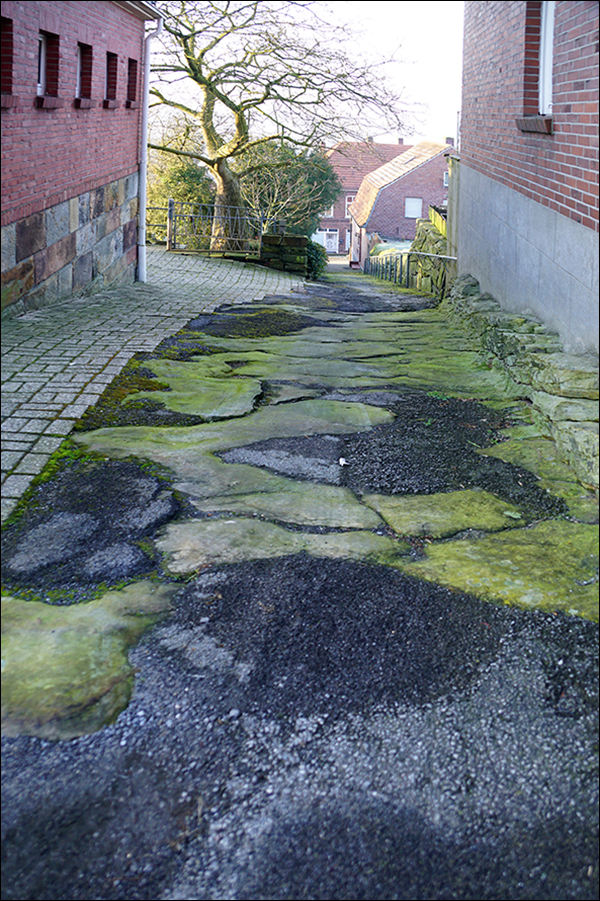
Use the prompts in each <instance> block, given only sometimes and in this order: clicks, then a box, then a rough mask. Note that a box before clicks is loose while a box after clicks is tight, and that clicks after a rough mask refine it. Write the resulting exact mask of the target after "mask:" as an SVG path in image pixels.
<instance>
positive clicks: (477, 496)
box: [362, 489, 524, 538]
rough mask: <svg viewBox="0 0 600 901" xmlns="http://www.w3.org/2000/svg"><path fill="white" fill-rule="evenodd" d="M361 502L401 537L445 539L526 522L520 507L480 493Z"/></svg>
mask: <svg viewBox="0 0 600 901" xmlns="http://www.w3.org/2000/svg"><path fill="white" fill-rule="evenodd" d="M362 500H363V503H365V504H367V506H369V507H372V508H373V509H374V510H376V511H377V512H378V513H379V515H380V516H381V517H382V518H383V519H384V520H385V521H386V522H387V524H388V525H389V526H391V528H392V529H393V530H394V532H396V533H397V534H398V535H414V536H427V537H428V538H445V537H447V536H449V535H455V534H456V533H457V532H461V531H463V530H465V529H481V530H484V531H487V532H496V531H500V530H502V529H507V528H510V527H512V526H515V525H518V524H519V523H521V524H523V522H524V518H523V514H522V513H521V511H520V510H519V508H518V507H515V506H514V505H513V504H508V503H506V502H505V501H502V500H500V498H498V497H496V496H495V495H493V494H490V493H489V492H488V491H481V490H477V489H474V490H467V491H449V492H447V493H446V494H426V495H416V496H415V495H406V496H391V497H390V496H387V495H382V494H371V495H366V496H365V497H363V499H362Z"/></svg>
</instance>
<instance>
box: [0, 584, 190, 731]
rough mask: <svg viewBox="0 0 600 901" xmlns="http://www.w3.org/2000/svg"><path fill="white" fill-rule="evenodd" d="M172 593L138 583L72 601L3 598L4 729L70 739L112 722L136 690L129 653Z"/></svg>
mask: <svg viewBox="0 0 600 901" xmlns="http://www.w3.org/2000/svg"><path fill="white" fill-rule="evenodd" d="M175 591H176V587H175V586H171V585H169V586H165V585H157V584H154V583H152V582H148V581H144V582H137V583H135V584H133V585H129V586H127V587H126V588H123V589H121V590H115V591H108V592H107V593H106V594H104V595H103V596H102V597H100V598H98V599H97V600H95V601H90V602H89V603H85V604H77V605H73V606H52V605H50V604H44V603H40V602H38V601H23V600H20V599H18V598H15V597H11V596H10V595H6V596H3V597H2V731H3V733H4V734H6V735H36V736H39V737H42V738H50V739H67V738H74V737H76V736H78V735H84V734H86V733H89V732H95V731H96V730H98V729H100V728H101V727H102V726H103V725H105V724H106V723H109V722H112V721H113V720H114V719H115V718H116V717H117V715H118V714H119V713H120V711H121V710H123V709H124V708H125V707H126V706H127V703H128V702H129V697H130V695H131V691H132V687H133V669H132V667H131V666H130V665H129V662H128V660H127V651H128V649H129V648H130V647H131V646H132V645H133V644H135V642H137V641H138V640H139V638H140V636H141V635H142V633H143V631H144V630H145V629H147V628H148V627H149V626H150V625H152V624H153V623H154V622H156V620H157V618H158V617H159V616H160V615H161V614H163V613H164V612H165V611H166V610H167V609H168V608H169V604H170V600H171V597H172V596H173V594H174V592H175Z"/></svg>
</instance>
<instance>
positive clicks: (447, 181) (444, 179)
mask: <svg viewBox="0 0 600 901" xmlns="http://www.w3.org/2000/svg"><path fill="white" fill-rule="evenodd" d="M449 184H450V173H449V172H444V175H443V177H442V186H443V187H444V188H447V187H448V185H449Z"/></svg>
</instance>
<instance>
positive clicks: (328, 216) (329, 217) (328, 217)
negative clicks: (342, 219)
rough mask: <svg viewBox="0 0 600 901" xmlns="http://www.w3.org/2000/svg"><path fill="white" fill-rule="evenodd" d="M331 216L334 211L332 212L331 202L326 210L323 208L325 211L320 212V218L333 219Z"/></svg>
mask: <svg viewBox="0 0 600 901" xmlns="http://www.w3.org/2000/svg"><path fill="white" fill-rule="evenodd" d="M333 218H334V212H333V204H332V205H331V206H330V207H329V209H328V210H325V212H324V213H322V214H321V219H333Z"/></svg>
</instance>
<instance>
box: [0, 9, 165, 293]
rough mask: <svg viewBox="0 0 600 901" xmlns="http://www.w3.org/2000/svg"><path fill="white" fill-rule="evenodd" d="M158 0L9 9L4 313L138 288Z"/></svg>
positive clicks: (5, 13) (5, 21)
mask: <svg viewBox="0 0 600 901" xmlns="http://www.w3.org/2000/svg"><path fill="white" fill-rule="evenodd" d="M159 18H160V16H159V13H158V12H157V11H156V9H155V7H154V5H153V4H151V3H144V2H106V0H99V2H86V3H81V2H77V0H73V2H59V0H56V2H53V3H44V2H36V0H27V2H17V0H3V2H2V94H1V109H2V308H3V309H4V308H5V307H6V306H8V305H13V304H16V305H17V306H16V307H13V308H14V309H27V308H28V307H31V306H38V305H40V304H41V303H48V302H52V301H53V300H56V299H58V298H62V297H67V296H69V295H71V294H72V293H74V292H78V291H81V290H83V289H89V288H90V287H91V286H92V285H96V286H99V287H101V286H104V285H109V284H115V283H118V282H122V281H132V280H133V279H134V277H135V269H136V263H137V215H138V195H139V168H140V140H141V129H140V125H141V111H142V110H141V107H142V103H141V95H142V75H143V56H144V34H145V22H146V21H147V20H153V19H159Z"/></svg>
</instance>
